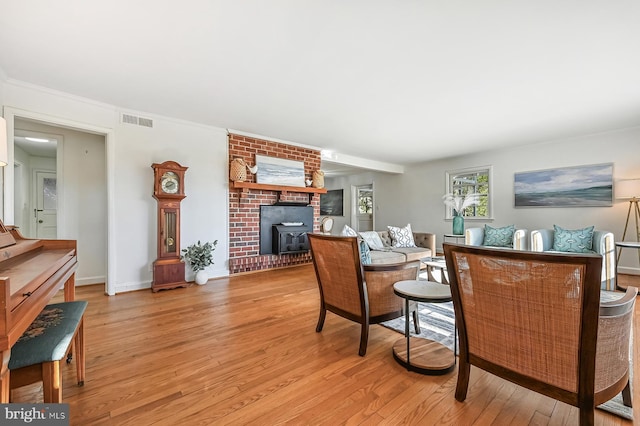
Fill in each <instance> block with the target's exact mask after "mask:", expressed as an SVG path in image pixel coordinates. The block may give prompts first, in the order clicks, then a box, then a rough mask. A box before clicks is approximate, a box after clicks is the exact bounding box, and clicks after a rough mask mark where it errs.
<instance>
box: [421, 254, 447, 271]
mask: <svg viewBox="0 0 640 426" xmlns="http://www.w3.org/2000/svg"><path fill="white" fill-rule="evenodd" d="M420 262H422V263H424V264H425V265H428V266H433V267H434V268H441V269H447V262H446V261H445V260H444V256H442V257H423V258H422V259H420Z"/></svg>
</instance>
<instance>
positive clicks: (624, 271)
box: [618, 266, 640, 275]
mask: <svg viewBox="0 0 640 426" xmlns="http://www.w3.org/2000/svg"><path fill="white" fill-rule="evenodd" d="M618 273H619V274H627V275H640V268H627V267H624V266H618Z"/></svg>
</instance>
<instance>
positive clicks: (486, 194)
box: [445, 166, 492, 219]
mask: <svg viewBox="0 0 640 426" xmlns="http://www.w3.org/2000/svg"><path fill="white" fill-rule="evenodd" d="M446 180H447V191H446V192H447V194H449V193H451V194H453V195H459V196H462V195H467V194H472V193H477V194H479V195H480V200H479V201H480V202H479V204H478V205H475V206H469V207H467V208H466V209H464V210H463V212H462V215H463V216H464V217H465V218H468V219H491V218H492V216H491V184H492V182H491V181H492V166H484V167H476V168H470V169H462V170H449V171H447V172H446ZM452 217H453V211H452V209H451V208H450V207H447V209H446V213H445V218H446V219H451V218H452Z"/></svg>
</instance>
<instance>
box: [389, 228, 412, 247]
mask: <svg viewBox="0 0 640 426" xmlns="http://www.w3.org/2000/svg"><path fill="white" fill-rule="evenodd" d="M387 229H388V230H389V235H390V236H391V246H392V247H415V246H416V243H415V242H414V241H413V232H412V231H411V224H410V223H408V224H407V226H405V227H404V228H398V227H396V226H387Z"/></svg>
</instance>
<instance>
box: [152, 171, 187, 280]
mask: <svg viewBox="0 0 640 426" xmlns="http://www.w3.org/2000/svg"><path fill="white" fill-rule="evenodd" d="M151 167H152V168H153V198H155V199H156V200H157V201H158V231H157V237H158V239H157V241H158V257H157V259H156V260H155V262H153V282H152V283H151V290H152V291H153V292H156V291H158V290H165V289H171V288H176V287H188V286H189V283H188V282H186V281H185V279H184V262H182V261H181V260H180V203H181V202H182V200H183V199H184V198H185V197H186V195H185V194H184V173H185V172H186V171H187V169H188V167H183V166H181V165H180V164H178V163H176V162H175V161H165V162H164V163H161V164H158V163H154V164H152V165H151Z"/></svg>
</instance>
